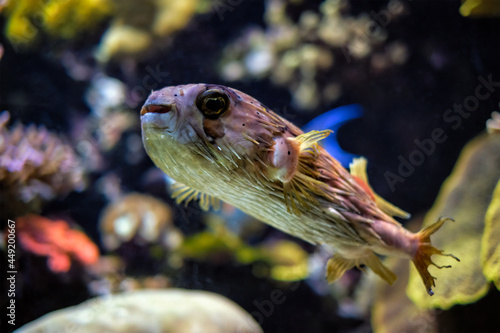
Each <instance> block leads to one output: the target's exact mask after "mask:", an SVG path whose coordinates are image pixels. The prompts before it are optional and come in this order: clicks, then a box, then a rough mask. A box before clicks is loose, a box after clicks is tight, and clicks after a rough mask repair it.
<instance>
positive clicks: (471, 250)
mask: <svg viewBox="0 0 500 333" xmlns="http://www.w3.org/2000/svg"><path fill="white" fill-rule="evenodd" d="M499 151H500V136H499V135H488V134H486V133H484V134H481V135H479V136H478V137H476V138H475V139H473V140H472V141H471V142H469V143H468V144H467V145H466V146H465V147H464V149H463V150H462V153H461V154H460V156H459V159H458V161H457V163H456V165H455V167H454V169H453V171H452V173H451V175H450V176H449V177H448V178H447V179H446V181H445V182H444V183H443V185H442V187H441V190H440V193H439V195H438V197H437V199H436V201H435V203H434V205H433V207H432V208H431V210H430V211H429V212H428V213H427V215H426V216H425V219H424V223H423V227H426V226H428V225H430V224H432V223H434V222H435V221H437V220H438V218H439V217H441V216H453V217H455V218H456V222H455V223H450V224H448V225H447V226H446V232H443V233H440V234H436V235H433V236H432V242H433V244H435V246H436V247H437V248H439V249H444V250H445V251H448V252H451V253H453V254H454V255H456V256H457V257H458V258H460V260H461V262H460V263H456V264H454V265H453V269H450V270H441V271H440V272H439V279H440V281H445V283H439V284H438V285H437V286H436V287H435V289H434V292H435V295H434V296H433V297H429V296H428V295H427V294H426V292H425V290H424V289H423V288H422V287H421V286H420V285H419V282H420V281H419V280H420V277H419V276H418V273H417V271H416V270H415V269H414V268H413V267H412V270H411V271H410V281H409V283H408V287H407V294H408V297H409V298H410V299H411V300H412V301H414V302H415V303H416V304H417V305H418V306H419V307H423V308H433V307H438V308H442V309H448V308H450V307H452V306H453V305H455V304H467V303H472V302H475V301H476V300H478V299H480V298H482V297H483V296H484V295H485V294H486V292H487V291H488V289H489V283H488V280H487V279H486V278H485V276H484V274H483V267H482V266H481V262H482V260H481V256H480V253H481V251H482V250H481V248H482V247H484V246H488V244H490V245H493V244H498V235H497V234H498V233H497V232H496V231H495V233H492V232H488V236H485V237H484V238H483V232H484V231H485V214H486V212H487V210H488V205H490V201H491V197H492V193H493V191H494V188H495V185H496V184H497V182H498V179H499V178H500V154H498V152H499ZM494 200H495V199H494ZM495 202H496V201H494V202H493V205H492V206H491V207H495ZM490 209H493V210H494V209H496V208H490ZM489 214H491V211H489V210H488V215H487V216H486V218H487V219H488V218H490V216H491V215H489ZM498 221H499V220H498V219H491V220H489V222H488V220H487V221H486V223H488V224H489V225H490V227H489V228H490V230H491V231H493V230H498V226H496V225H492V224H493V223H495V224H496V223H498ZM490 236H492V237H493V238H490ZM488 239H491V241H493V244H492V243H490V242H489V241H487V240H488ZM485 241H487V242H486V243H485ZM493 246H494V245H493ZM488 249H489V250H491V249H492V247H488ZM489 250H488V253H490V252H489ZM483 253H484V252H483ZM483 258H484V257H483ZM433 259H434V258H433ZM435 260H436V264H437V265H443V264H446V262H445V261H442V260H443V259H442V258H436V259H435ZM485 267H493V266H490V265H487V266H485ZM432 269H437V268H432V267H431V271H430V273H431V274H433V272H432Z"/></svg>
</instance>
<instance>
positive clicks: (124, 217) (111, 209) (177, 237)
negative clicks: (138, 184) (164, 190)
mask: <svg viewBox="0 0 500 333" xmlns="http://www.w3.org/2000/svg"><path fill="white" fill-rule="evenodd" d="M99 229H100V231H101V236H102V240H103V243H104V246H105V247H106V248H107V249H108V250H114V249H116V248H118V247H119V246H120V245H121V244H122V243H124V242H128V241H130V240H132V239H133V238H134V239H136V240H137V241H139V242H144V243H156V242H160V243H161V244H162V245H163V246H164V247H166V248H168V249H175V248H177V247H178V246H180V244H181V243H182V240H183V236H182V233H181V232H180V231H179V230H178V229H177V228H175V227H174V225H173V224H172V211H171V209H170V207H168V206H167V205H166V204H165V203H163V202H162V201H160V200H158V199H156V198H154V197H152V196H149V195H144V194H139V193H132V194H128V195H126V196H124V197H121V198H119V199H117V200H116V201H115V202H113V203H111V204H110V205H109V206H108V207H106V209H105V210H104V212H103V213H102V215H101V218H100V222H99Z"/></svg>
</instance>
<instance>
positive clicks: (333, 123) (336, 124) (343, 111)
mask: <svg viewBox="0 0 500 333" xmlns="http://www.w3.org/2000/svg"><path fill="white" fill-rule="evenodd" d="M362 115H363V108H362V107H361V105H359V104H351V105H345V106H340V107H338V108H335V109H332V110H330V111H327V112H325V113H322V114H320V115H319V116H317V117H316V118H314V119H313V120H311V121H310V122H308V123H307V124H306V125H304V126H303V127H302V130H303V131H304V132H306V133H307V132H309V131H312V130H317V131H322V130H327V129H330V130H332V131H333V134H331V135H329V136H328V137H327V138H326V139H324V140H322V141H321V146H322V147H323V148H325V149H326V151H327V152H328V153H329V154H330V155H332V156H333V157H335V159H337V160H338V161H339V162H340V163H341V164H342V166H344V167H345V168H347V167H349V163H351V162H352V159H353V158H355V157H359V156H357V155H354V154H351V153H348V152H346V151H344V150H343V149H342V148H340V145H339V143H338V141H337V130H338V129H339V128H340V127H341V126H342V125H344V124H345V123H347V122H349V121H351V120H353V119H357V118H360V117H361V116H362Z"/></svg>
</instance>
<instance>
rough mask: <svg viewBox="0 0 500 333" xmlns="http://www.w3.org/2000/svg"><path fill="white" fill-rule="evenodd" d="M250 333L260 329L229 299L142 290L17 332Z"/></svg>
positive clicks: (60, 312)
mask: <svg viewBox="0 0 500 333" xmlns="http://www.w3.org/2000/svg"><path fill="white" fill-rule="evenodd" d="M73 330H77V331H82V332H109V333H118V332H171V333H180V332H206V333H215V332H246V333H260V332H262V329H261V328H260V326H259V325H258V324H257V322H256V321H255V320H254V319H253V318H252V316H251V315H250V314H248V313H247V312H246V311H245V310H243V309H242V308H241V307H239V306H238V305H237V304H236V303H234V302H232V301H231V300H229V299H227V298H225V297H223V296H221V295H218V294H214V293H210V292H206V291H189V290H182V289H167V290H155V289H153V290H140V291H134V292H128V293H124V294H120V295H112V296H108V297H100V298H94V299H91V300H88V301H86V302H83V303H82V304H80V305H77V306H73V307H69V308H66V309H62V310H57V311H54V312H52V313H49V314H47V315H45V316H43V317H42V318H40V319H37V320H35V321H34V322H31V323H29V324H27V325H25V326H23V327H21V328H20V329H19V330H18V332H20V333H22V332H25V333H30V332H45V331H52V332H63V331H64V332H67V331H73Z"/></svg>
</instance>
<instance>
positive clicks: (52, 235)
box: [16, 214, 99, 273]
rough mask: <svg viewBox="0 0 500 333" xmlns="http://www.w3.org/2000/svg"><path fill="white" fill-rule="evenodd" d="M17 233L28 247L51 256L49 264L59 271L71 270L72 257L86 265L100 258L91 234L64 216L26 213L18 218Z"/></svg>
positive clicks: (26, 248)
mask: <svg viewBox="0 0 500 333" xmlns="http://www.w3.org/2000/svg"><path fill="white" fill-rule="evenodd" d="M16 236H17V238H18V240H19V243H20V244H21V247H22V248H23V249H24V250H26V251H29V252H31V253H34V254H36V255H40V256H47V257H48V261H47V264H48V266H49V268H50V270H51V271H53V272H55V273H63V272H67V271H68V270H69V269H70V267H71V260H72V259H75V260H77V261H78V262H80V263H81V264H83V265H92V264H95V263H96V262H97V260H98V259H99V249H98V248H97V246H96V245H95V244H94V243H93V242H92V241H91V240H90V238H88V237H87V235H85V234H84V233H83V232H82V231H79V230H76V229H72V228H71V227H70V226H69V224H68V222H66V221H64V220H55V221H53V220H50V219H47V218H45V217H42V216H38V215H33V214H30V215H26V216H23V217H20V218H19V219H18V220H17V223H16Z"/></svg>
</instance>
